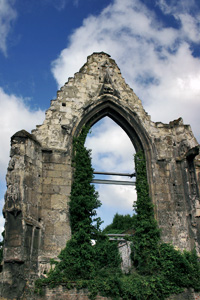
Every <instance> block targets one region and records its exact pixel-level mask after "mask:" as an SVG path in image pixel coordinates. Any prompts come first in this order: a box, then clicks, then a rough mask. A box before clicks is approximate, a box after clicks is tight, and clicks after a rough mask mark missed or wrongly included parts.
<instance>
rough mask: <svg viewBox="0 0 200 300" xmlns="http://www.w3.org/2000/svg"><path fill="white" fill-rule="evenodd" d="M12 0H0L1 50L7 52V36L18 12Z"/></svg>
mask: <svg viewBox="0 0 200 300" xmlns="http://www.w3.org/2000/svg"><path fill="white" fill-rule="evenodd" d="M12 4H13V1H12V0H0V50H1V51H2V52H3V53H4V55H6V54H7V37H8V34H9V32H10V30H11V27H12V22H13V21H14V20H15V19H16V17H17V13H16V11H15V10H14V8H13V7H12Z"/></svg>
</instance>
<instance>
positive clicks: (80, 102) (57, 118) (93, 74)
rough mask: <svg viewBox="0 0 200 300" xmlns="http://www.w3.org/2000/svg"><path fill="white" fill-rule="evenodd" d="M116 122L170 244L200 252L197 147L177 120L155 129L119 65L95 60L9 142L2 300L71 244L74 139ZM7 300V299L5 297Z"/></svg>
mask: <svg viewBox="0 0 200 300" xmlns="http://www.w3.org/2000/svg"><path fill="white" fill-rule="evenodd" d="M105 116H108V117H110V118H112V119H113V120H114V121H115V122H116V123H117V124H118V125H119V126H121V128H122V129H124V130H125V132H126V133H127V135H128V136H129V138H130V140H131V141H132V143H133V146H134V147H135V149H136V151H139V150H140V149H143V150H144V152H145V156H146V161H147V177H148V182H149V187H150V196H151V199H152V202H153V203H154V205H155V217H156V219H157V220H158V223H159V226H160V228H161V229H162V238H163V240H164V241H165V242H172V243H173V244H174V245H175V246H176V247H177V248H179V249H188V250H191V249H192V248H193V247H194V246H196V249H197V251H198V253H199V252H200V248H199V245H200V218H199V217H200V202H199V188H200V158H199V145H198V143H197V140H196V139H195V137H194V135H193V133H192V131H191V128H190V126H189V125H184V124H183V120H182V119H181V118H180V119H178V120H176V121H173V122H170V123H169V124H163V123H160V122H158V123H154V122H152V121H151V118H150V116H149V115H148V114H147V113H146V112H145V110H144V109H143V106H142V104H141V101H140V100H139V98H138V97H137V96H136V95H135V94H134V92H133V90H132V89H131V88H130V87H129V86H128V85H127V84H126V83H125V81H124V79H123V78H122V76H121V73H120V70H119V68H118V66H117V65H116V63H115V61H114V60H112V59H111V58H110V56H109V55H107V54H105V53H94V54H92V55H91V56H89V57H88V59H87V63H86V64H85V65H84V66H83V67H82V68H81V69H80V71H79V72H78V73H76V74H75V75H74V77H73V78H69V80H68V82H67V83H66V84H65V85H64V86H63V87H62V88H61V89H60V90H59V91H58V93H57V99H55V100H52V101H51V106H50V108H49V109H48V110H47V111H46V117H45V120H44V123H43V124H42V125H39V126H37V128H36V129H35V130H33V131H32V133H31V134H29V133H28V132H26V131H24V130H22V131H19V132H17V133H16V134H14V135H13V136H12V138H11V152H10V162H9V166H8V173H7V177H6V179H7V192H6V195H5V205H4V209H3V213H4V217H5V221H6V222H5V248H4V262H3V273H2V274H1V276H2V278H1V280H2V286H1V296H2V297H4V299H9V297H10V298H11V299H12V297H13V299H14V298H16V299H18V298H17V297H20V296H21V295H22V294H23V291H24V289H25V285H26V282H29V284H30V283H31V282H33V280H34V279H35V278H37V277H38V276H40V275H41V274H44V273H45V272H46V271H48V269H49V260H50V258H56V257H57V255H58V254H59V252H60V250H61V249H62V248H64V247H65V244H66V241H67V240H69V239H70V236H71V230H70V222H69V211H68V204H69V201H70V191H71V183H72V180H73V170H72V140H73V137H74V136H77V135H78V134H79V133H80V131H81V129H82V127H83V126H84V125H89V126H92V125H93V124H95V123H96V122H97V121H99V120H100V119H101V118H103V117H105ZM2 299H3V298H2Z"/></svg>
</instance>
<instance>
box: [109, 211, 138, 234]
mask: <svg viewBox="0 0 200 300" xmlns="http://www.w3.org/2000/svg"><path fill="white" fill-rule="evenodd" d="M133 220H134V216H132V217H131V216H130V215H120V214H118V213H116V214H115V215H114V218H113V221H112V224H110V225H108V226H106V227H105V228H104V230H103V233H105V234H107V233H123V232H124V231H126V230H128V229H132V228H133Z"/></svg>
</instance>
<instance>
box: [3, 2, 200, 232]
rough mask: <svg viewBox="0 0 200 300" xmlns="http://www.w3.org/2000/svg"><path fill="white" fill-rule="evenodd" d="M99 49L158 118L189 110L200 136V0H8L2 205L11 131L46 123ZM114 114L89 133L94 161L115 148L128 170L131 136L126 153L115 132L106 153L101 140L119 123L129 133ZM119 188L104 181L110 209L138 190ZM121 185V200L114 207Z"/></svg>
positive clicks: (117, 161) (113, 159)
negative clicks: (62, 92) (54, 103)
mask: <svg viewBox="0 0 200 300" xmlns="http://www.w3.org/2000/svg"><path fill="white" fill-rule="evenodd" d="M98 51H104V52H107V53H109V54H110V55H111V56H112V58H113V59H115V61H116V63H117V64H118V66H119V67H120V69H121V71H122V75H123V77H124V78H125V80H126V82H127V83H128V84H129V85H130V86H131V87H132V88H133V90H134V91H135V93H136V94H137V95H138V96H139V97H140V99H141V100H142V103H143V105H144V108H145V110H146V111H147V112H148V113H149V114H150V115H151V117H152V121H162V122H166V123H168V122H169V121H171V120H173V119H177V118H179V117H180V116H181V117H183V120H184V123H185V124H191V126H192V129H193V132H194V134H195V136H196V137H197V139H198V141H200V131H199V111H200V1H199V0H181V1H176V0H151V1H150V0H123V1H122V0H112V1H111V0H57V1H56V0H0V105H1V120H2V122H1V128H0V138H1V148H0V199H1V207H2V206H3V195H4V192H5V174H6V168H7V164H8V159H9V143H10V142H9V141H10V136H11V135H12V134H14V133H15V132H16V131H17V130H20V129H22V128H24V129H26V130H28V131H31V130H32V129H34V128H35V126H36V124H41V123H42V122H43V120H44V112H45V110H46V109H48V107H49V106H50V100H51V99H54V98H56V92H57V90H58V88H60V87H61V86H62V85H63V84H64V83H65V82H66V81H67V80H68V77H71V76H73V74H74V73H75V72H77V71H78V70H79V69H80V68H81V66H82V65H83V64H84V63H85V62H86V58H87V56H88V55H90V54H92V53H93V52H98ZM109 122H110V121H109V120H104V122H102V123H101V124H100V125H99V126H103V128H104V130H105V131H104V132H105V134H104V137H103V136H100V135H98V134H99V133H98V128H97V129H95V130H94V131H93V135H92V136H91V137H90V139H89V141H88V145H90V146H91V147H92V148H94V149H93V152H94V158H93V162H94V164H96V166H97V167H98V165H99V162H101V160H100V158H101V157H105V155H108V157H109V154H110V153H111V152H112V153H114V155H112V156H110V157H109V161H110V164H111V167H112V168H114V167H115V166H118V168H119V169H120V170H122V169H123V170H124V171H125V170H126V169H127V168H128V165H129V166H130V160H131V157H132V153H133V149H132V146H131V145H130V143H129V140H128V139H127V140H126V142H124V145H126V147H125V148H126V149H127V151H128V153H129V154H128V153H126V155H124V157H122V156H121V157H120V154H119V153H118V152H119V148H120V147H119V145H117V144H116V141H115V140H113V147H112V149H107V150H105V149H101V153H100V152H99V153H98V148H97V147H96V146H95V145H97V144H98V143H99V141H101V139H105V138H107V137H109V136H114V132H115V130H119V132H118V133H117V135H118V136H119V135H120V137H121V139H123V138H124V137H123V132H122V133H121V131H120V129H119V128H117V129H116V126H114V125H113V124H112V123H109ZM108 128H111V129H112V132H111V130H108V131H106V129H108ZM96 130H97V132H96ZM95 132H96V133H95ZM97 137H98V141H97ZM99 150H100V149H99ZM111 150H112V151H111ZM95 151H96V152H95ZM106 151H107V152H106ZM128 157H129V158H128ZM107 161H108V160H107ZM111 171H112V170H111ZM118 188H119V190H117V189H115V190H113V189H112V188H111V190H108V187H105V188H104V190H103V194H102V195H104V196H102V197H103V201H102V202H103V203H104V207H105V209H104V212H103V213H102V214H103V215H105V212H106V213H107V212H109V214H110V212H111V211H112V209H113V207H114V206H115V207H116V209H118V210H119V212H121V209H122V207H121V204H122V203H125V202H124V201H125V200H124V199H125V198H128V197H129V198H130V193H131V192H132V191H131V192H130V190H125V191H123V193H122V190H123V188H122V187H118ZM114 192H115V197H114V198H115V204H113V203H110V206H109V207H106V206H105V205H106V203H108V202H109V199H110V198H111V197H110V195H114V194H113V193H114ZM122 194H123V195H122ZM117 195H120V197H121V198H120V197H118V196H117ZM131 195H132V194H131ZM131 197H132V199H133V198H134V196H131ZM119 198H120V199H123V200H120V199H119ZM116 203H118V206H117V205H116ZM123 206H126V205H125V204H124V205H123ZM127 209H128V204H127ZM2 224H3V219H2V217H1V226H2Z"/></svg>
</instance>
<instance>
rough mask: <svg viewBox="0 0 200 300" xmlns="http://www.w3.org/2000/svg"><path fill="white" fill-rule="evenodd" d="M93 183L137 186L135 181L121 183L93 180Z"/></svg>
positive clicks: (117, 181)
mask: <svg viewBox="0 0 200 300" xmlns="http://www.w3.org/2000/svg"><path fill="white" fill-rule="evenodd" d="M91 182H92V183H98V184H115V185H135V182H133V181H120V180H104V179H93V180H92V181H91Z"/></svg>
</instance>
